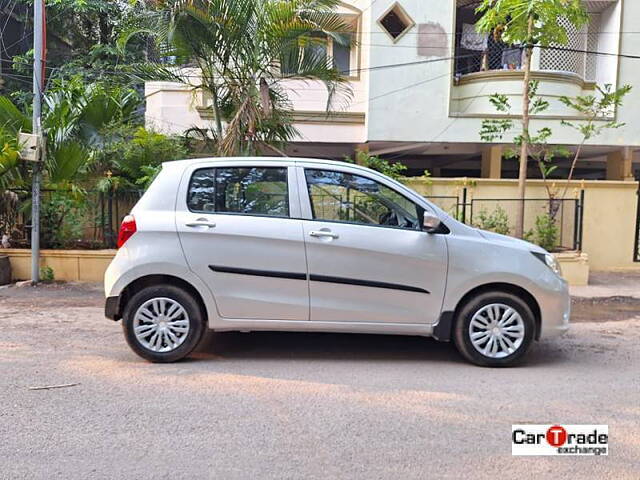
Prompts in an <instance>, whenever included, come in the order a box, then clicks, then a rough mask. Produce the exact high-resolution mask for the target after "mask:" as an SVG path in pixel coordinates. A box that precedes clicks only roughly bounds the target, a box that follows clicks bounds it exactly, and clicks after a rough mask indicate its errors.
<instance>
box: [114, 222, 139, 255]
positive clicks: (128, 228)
mask: <svg viewBox="0 0 640 480" xmlns="http://www.w3.org/2000/svg"><path fill="white" fill-rule="evenodd" d="M136 230H137V228H136V219H135V218H133V215H127V216H126V217H124V219H122V224H121V225H120V233H118V248H120V247H121V246H123V245H124V243H125V242H126V241H127V240H129V239H130V238H131V236H132V235H133V234H134V233H136Z"/></svg>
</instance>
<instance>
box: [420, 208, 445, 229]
mask: <svg viewBox="0 0 640 480" xmlns="http://www.w3.org/2000/svg"><path fill="white" fill-rule="evenodd" d="M441 226H442V222H441V221H440V219H439V218H438V217H437V216H435V215H434V214H433V213H431V212H424V217H423V219H422V230H424V231H425V232H427V233H436V232H438V231H439V230H440V227H441Z"/></svg>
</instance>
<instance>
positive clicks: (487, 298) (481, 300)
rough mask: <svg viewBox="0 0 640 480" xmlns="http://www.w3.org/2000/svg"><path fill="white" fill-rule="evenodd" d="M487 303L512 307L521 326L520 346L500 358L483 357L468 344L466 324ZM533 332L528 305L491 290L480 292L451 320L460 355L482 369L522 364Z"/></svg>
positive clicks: (510, 296)
mask: <svg viewBox="0 0 640 480" xmlns="http://www.w3.org/2000/svg"><path fill="white" fill-rule="evenodd" d="M491 304H502V305H507V306H508V307H511V308H513V309H514V310H516V312H517V313H518V314H519V315H520V317H521V319H522V321H523V324H524V338H523V340H522V343H521V344H520V346H519V347H518V348H517V349H516V350H515V351H514V352H513V353H511V354H509V355H507V356H504V357H502V358H494V357H491V356H487V355H484V354H483V353H481V352H480V351H478V350H477V349H476V348H475V347H474V346H473V343H472V342H471V337H470V332H469V325H470V323H471V320H472V318H473V316H474V315H475V314H476V312H478V311H479V310H481V309H482V308H483V307H486V306H487V305H491ZM535 333H536V322H535V319H534V316H533V313H532V311H531V308H529V305H527V303H526V302H525V301H524V300H522V299H521V298H520V297H518V296H517V295H513V294H512V293H507V292H500V291H493V292H485V293H481V294H479V295H478V296H476V297H474V298H472V299H471V300H469V301H468V302H467V303H466V304H465V305H464V306H462V308H461V309H460V310H459V313H458V315H457V317H456V320H455V325H454V331H453V339H454V343H455V345H456V348H457V349H458V351H459V352H460V354H461V355H462V356H463V357H464V358H465V359H466V360H468V361H469V362H471V363H474V364H476V365H480V366H483V367H511V366H514V365H516V364H518V363H519V362H520V361H522V359H523V358H524V355H525V354H526V353H527V351H528V350H529V347H531V344H532V342H533V339H534V338H535ZM485 345H486V344H485Z"/></svg>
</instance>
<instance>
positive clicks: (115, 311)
mask: <svg viewBox="0 0 640 480" xmlns="http://www.w3.org/2000/svg"><path fill="white" fill-rule="evenodd" d="M104 316H105V317H107V318H110V319H111V320H114V321H118V320H120V319H121V318H122V312H120V297H119V296H118V297H107V300H106V301H105V303H104Z"/></svg>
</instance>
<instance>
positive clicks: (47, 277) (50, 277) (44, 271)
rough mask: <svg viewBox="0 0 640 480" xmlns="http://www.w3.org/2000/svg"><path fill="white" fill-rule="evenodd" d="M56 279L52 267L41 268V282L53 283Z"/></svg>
mask: <svg viewBox="0 0 640 480" xmlns="http://www.w3.org/2000/svg"><path fill="white" fill-rule="evenodd" d="M55 279H56V277H55V275H54V273H53V268H51V267H48V266H47V267H40V281H41V282H43V283H52V282H54V281H55Z"/></svg>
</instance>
